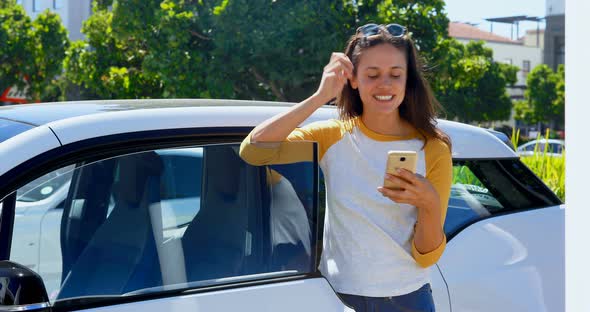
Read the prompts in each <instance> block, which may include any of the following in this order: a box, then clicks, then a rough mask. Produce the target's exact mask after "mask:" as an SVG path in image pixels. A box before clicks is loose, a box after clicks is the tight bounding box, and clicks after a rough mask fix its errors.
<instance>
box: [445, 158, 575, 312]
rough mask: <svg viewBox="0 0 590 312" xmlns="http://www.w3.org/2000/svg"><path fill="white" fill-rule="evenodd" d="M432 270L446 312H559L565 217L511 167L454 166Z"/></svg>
mask: <svg viewBox="0 0 590 312" xmlns="http://www.w3.org/2000/svg"><path fill="white" fill-rule="evenodd" d="M453 176H454V177H453V186H452V191H451V198H450V201H449V208H448V213H447V219H446V222H445V232H446V234H447V238H448V243H447V247H446V250H445V252H444V254H443V255H442V257H441V259H440V260H439V262H438V266H439V268H440V270H441V272H442V274H443V277H444V280H445V281H446V283H447V285H448V289H449V294H450V298H451V304H452V308H453V311H484V312H485V311H563V309H564V303H565V293H564V288H565V280H564V273H565V272H564V268H565V266H564V252H565V250H564V249H565V248H564V246H565V237H564V235H565V231H564V224H565V222H564V221H565V214H564V207H563V206H561V205H560V204H561V201H560V200H559V199H558V198H557V197H556V196H555V195H554V194H553V193H552V192H551V191H550V190H549V189H548V188H547V186H545V185H544V184H543V183H542V182H541V181H540V180H539V179H538V178H537V177H536V176H535V175H534V174H533V173H532V172H531V171H530V170H529V169H528V168H527V167H526V166H525V165H524V164H523V163H522V162H520V160H518V159H455V160H454V168H453Z"/></svg>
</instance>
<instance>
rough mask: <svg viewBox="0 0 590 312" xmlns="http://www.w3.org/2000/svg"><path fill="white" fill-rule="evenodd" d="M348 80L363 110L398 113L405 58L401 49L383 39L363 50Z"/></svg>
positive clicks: (404, 75) (404, 76)
mask: <svg viewBox="0 0 590 312" xmlns="http://www.w3.org/2000/svg"><path fill="white" fill-rule="evenodd" d="M355 66H356V74H355V75H354V77H353V78H352V79H351V81H350V85H351V87H352V88H353V89H358V91H359V95H360V97H361V100H362V102H363V114H393V113H398V107H399V106H400V104H401V103H402V101H403V100H404V96H405V93H406V80H407V77H408V75H407V72H408V68H407V62H406V55H405V53H404V52H403V51H401V50H399V49H398V48H396V47H394V46H393V45H391V44H388V43H383V44H379V45H376V46H374V47H371V48H368V49H366V50H364V51H363V52H362V53H361V55H360V57H359V61H358V64H356V65H355Z"/></svg>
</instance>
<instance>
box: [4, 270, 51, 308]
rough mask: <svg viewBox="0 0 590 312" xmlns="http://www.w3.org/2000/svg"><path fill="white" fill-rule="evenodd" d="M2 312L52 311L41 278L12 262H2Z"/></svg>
mask: <svg viewBox="0 0 590 312" xmlns="http://www.w3.org/2000/svg"><path fill="white" fill-rule="evenodd" d="M0 311H35V312H37V311H47V312H49V311H51V308H50V305H49V297H48V296H47V291H46V290H45V285H44V284H43V280H42V279H41V276H39V275H38V274H37V273H35V272H33V271H31V270H30V269H29V268H27V267H25V266H22V265H20V264H18V263H14V262H11V261H6V260H4V261H0Z"/></svg>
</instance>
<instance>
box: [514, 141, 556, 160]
mask: <svg viewBox="0 0 590 312" xmlns="http://www.w3.org/2000/svg"><path fill="white" fill-rule="evenodd" d="M516 152H517V153H518V155H520V156H532V155H534V154H535V152H537V153H538V154H546V155H550V156H561V154H562V153H564V152H565V141H564V140H558V139H538V140H533V141H530V142H527V143H525V144H522V145H521V146H519V147H518V148H517V149H516Z"/></svg>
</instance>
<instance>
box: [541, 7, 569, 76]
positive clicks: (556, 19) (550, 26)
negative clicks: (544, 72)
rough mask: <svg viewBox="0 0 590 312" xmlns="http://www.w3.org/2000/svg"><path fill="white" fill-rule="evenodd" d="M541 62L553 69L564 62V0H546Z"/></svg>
mask: <svg viewBox="0 0 590 312" xmlns="http://www.w3.org/2000/svg"><path fill="white" fill-rule="evenodd" d="M546 5H547V8H546V14H547V16H546V17H545V24H546V31H545V52H544V54H543V62H544V63H545V64H547V65H548V66H549V67H551V68H552V69H553V70H556V69H557V65H559V64H564V63H565V1H564V0H547V2H546Z"/></svg>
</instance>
